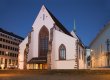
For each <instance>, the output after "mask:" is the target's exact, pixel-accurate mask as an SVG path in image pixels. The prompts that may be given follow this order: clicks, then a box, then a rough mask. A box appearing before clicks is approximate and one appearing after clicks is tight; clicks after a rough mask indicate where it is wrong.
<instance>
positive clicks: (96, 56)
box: [90, 22, 110, 68]
mask: <svg viewBox="0 0 110 80" xmlns="http://www.w3.org/2000/svg"><path fill="white" fill-rule="evenodd" d="M90 48H91V68H103V67H110V22H109V23H108V24H106V25H105V26H104V28H103V29H102V30H101V31H100V32H99V34H98V35H97V36H96V38H95V39H94V40H93V41H92V42H91V44H90Z"/></svg>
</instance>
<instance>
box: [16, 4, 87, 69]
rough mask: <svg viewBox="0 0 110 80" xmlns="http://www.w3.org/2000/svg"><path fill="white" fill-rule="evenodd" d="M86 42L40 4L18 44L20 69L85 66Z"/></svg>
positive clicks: (81, 67)
mask: <svg viewBox="0 0 110 80" xmlns="http://www.w3.org/2000/svg"><path fill="white" fill-rule="evenodd" d="M85 57H86V53H85V46H84V45H83V44H82V42H81V40H80V39H79V37H78V36H77V35H76V33H75V31H72V32H69V31H68V30H67V29H66V28H65V27H64V26H63V25H62V24H61V23H60V22H59V21H58V20H57V19H56V18H55V17H54V15H53V14H52V13H51V12H50V11H49V10H48V9H47V8H46V7H45V6H44V5H43V6H42V8H41V10H40V12H39V14H38V16H37V18H36V20H35V21H34V23H33V25H32V31H31V32H30V33H29V34H28V36H27V37H26V38H25V39H24V41H22V43H21V44H20V45H19V56H18V60H19V61H18V64H19V65H18V66H19V69H49V70H50V69H85V68H86V59H85Z"/></svg>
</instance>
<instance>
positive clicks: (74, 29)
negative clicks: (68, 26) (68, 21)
mask: <svg viewBox="0 0 110 80" xmlns="http://www.w3.org/2000/svg"><path fill="white" fill-rule="evenodd" d="M73 31H74V32H75V33H76V23H75V19H74V28H73Z"/></svg>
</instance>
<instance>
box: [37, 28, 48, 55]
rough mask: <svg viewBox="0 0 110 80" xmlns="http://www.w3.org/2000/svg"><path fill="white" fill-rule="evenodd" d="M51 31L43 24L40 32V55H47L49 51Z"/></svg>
mask: <svg viewBox="0 0 110 80" xmlns="http://www.w3.org/2000/svg"><path fill="white" fill-rule="evenodd" d="M48 41H49V31H48V29H47V28H46V27H45V26H43V27H42V28H41V30H40V32H39V56H40V57H41V56H42V57H46V56H47V52H48Z"/></svg>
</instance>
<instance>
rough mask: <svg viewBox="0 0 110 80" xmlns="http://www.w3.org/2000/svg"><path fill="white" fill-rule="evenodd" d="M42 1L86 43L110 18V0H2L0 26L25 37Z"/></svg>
mask: <svg viewBox="0 0 110 80" xmlns="http://www.w3.org/2000/svg"><path fill="white" fill-rule="evenodd" d="M43 4H44V5H45V6H46V7H47V8H48V9H49V10H50V11H51V12H52V13H53V14H54V16H55V17H56V18H57V19H58V20H59V21H60V22H61V23H62V24H63V25H64V26H65V27H66V29H68V30H69V31H71V30H72V29H73V23H74V19H75V20H76V29H77V34H78V36H79V37H80V38H81V40H82V42H83V43H84V44H85V45H86V46H88V45H89V43H90V42H91V41H92V40H93V39H94V38H95V36H96V34H97V33H98V32H99V31H100V30H101V29H102V28H103V26H104V25H105V24H106V23H108V22H109V21H110V0H0V27H2V28H3V29H5V30H8V31H11V32H13V33H15V34H17V35H20V36H22V37H26V36H27V34H28V32H30V31H31V29H32V24H33V22H34V20H35V18H36V16H37V15H38V12H39V10H40V8H41V6H42V5H43Z"/></svg>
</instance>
